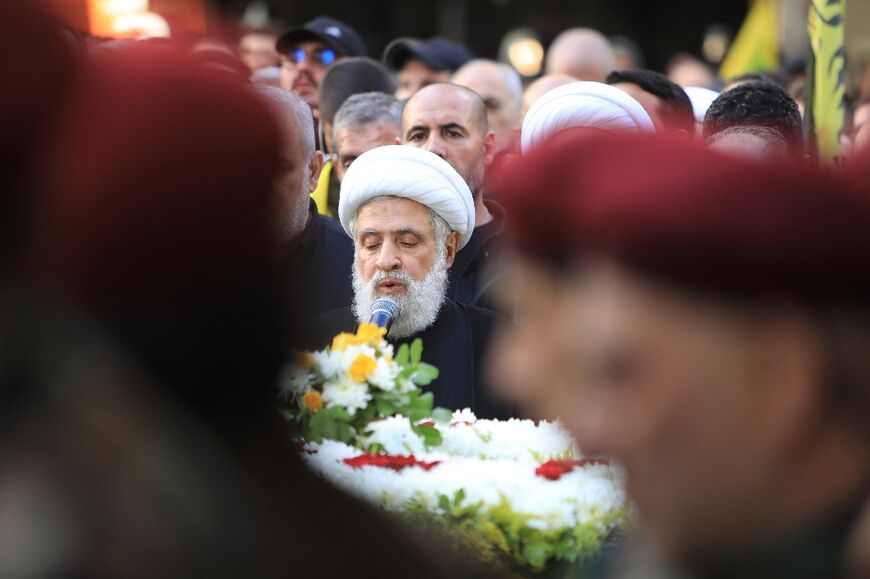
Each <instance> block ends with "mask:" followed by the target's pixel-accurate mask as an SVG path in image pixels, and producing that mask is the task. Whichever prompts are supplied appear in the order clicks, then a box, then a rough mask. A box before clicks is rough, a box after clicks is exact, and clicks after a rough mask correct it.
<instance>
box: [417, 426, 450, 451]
mask: <svg viewBox="0 0 870 579" xmlns="http://www.w3.org/2000/svg"><path fill="white" fill-rule="evenodd" d="M413 430H414V432H416V433H417V434H418V435H419V436H420V437H421V438H422V439H423V444H425V445H426V446H430V447H432V446H440V445H441V442H442V441H443V438H442V437H441V433H440V432H439V431H438V429H437V428H433V427H431V426H424V425H419V426H414V427H413Z"/></svg>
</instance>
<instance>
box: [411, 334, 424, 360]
mask: <svg viewBox="0 0 870 579" xmlns="http://www.w3.org/2000/svg"><path fill="white" fill-rule="evenodd" d="M422 359H423V340H421V339H420V338H417V339H416V340H414V341H413V342H412V343H411V363H412V364H419V363H420V361H421V360H422Z"/></svg>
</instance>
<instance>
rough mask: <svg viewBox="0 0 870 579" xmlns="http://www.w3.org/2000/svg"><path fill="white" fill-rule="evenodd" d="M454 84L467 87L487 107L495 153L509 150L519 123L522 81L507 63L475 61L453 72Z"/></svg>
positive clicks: (521, 105) (520, 119)
mask: <svg viewBox="0 0 870 579" xmlns="http://www.w3.org/2000/svg"><path fill="white" fill-rule="evenodd" d="M451 80H452V82H453V83H454V84H458V85H461V86H464V87H467V88H470V89H471V90H473V91H474V92H476V93H477V94H478V95H480V98H482V99H483V104H485V105H486V113H487V121H488V123H489V130H491V131H492V132H493V133H494V134H495V151H496V153H500V152H502V151H506V150H509V149H510V148H511V147H512V146H513V144H514V140H515V139H514V137H515V135H516V131H517V129H518V128H519V126H520V122H521V121H522V116H521V115H522V108H523V82H522V80H521V79H520V75H519V74H517V72H516V71H515V70H514V69H513V68H511V67H510V66H508V65H506V64H502V63H499V62H495V61H492V60H486V59H482V58H481V59H476V60H472V61H471V62H469V63H467V64H466V65H465V66H463V67H462V68H460V69H459V70H457V71H456V74H454V75H453V78H452V79H451Z"/></svg>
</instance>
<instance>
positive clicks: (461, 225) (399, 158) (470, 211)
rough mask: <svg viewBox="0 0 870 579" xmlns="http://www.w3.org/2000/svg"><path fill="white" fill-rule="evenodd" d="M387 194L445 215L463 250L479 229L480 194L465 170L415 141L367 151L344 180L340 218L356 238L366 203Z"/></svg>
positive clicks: (349, 233)
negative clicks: (477, 208)
mask: <svg viewBox="0 0 870 579" xmlns="http://www.w3.org/2000/svg"><path fill="white" fill-rule="evenodd" d="M381 195H393V196H395V197H404V198H406V199H412V200H414V201H416V202H417V203H420V204H421V205H425V206H426V207H428V208H429V209H431V210H432V211H434V212H435V213H437V214H438V215H440V216H441V218H442V219H444V221H446V222H447V224H448V225H449V226H450V229H452V230H453V231H455V232H457V233H458V234H459V249H462V248H463V247H464V246H465V244H466V243H468V240H469V239H471V234H472V233H473V232H474V198H473V197H472V195H471V190H470V189H469V188H468V185H466V183H465V181H464V180H463V179H462V177H460V176H459V173H457V172H456V170H455V169H454V168H453V167H451V166H450V164H449V163H448V162H447V161H445V160H444V159H442V158H441V157H439V156H438V155H435V154H433V153H430V152H429V151H425V150H423V149H418V148H417V147H411V146H409V145H387V146H384V147H377V148H375V149H371V150H369V151H366V152H365V153H363V154H362V155H360V156H359V157H357V159H356V160H355V161H354V162H353V164H352V165H351V166H350V168H348V170H347V173H345V175H344V179H343V180H342V182H341V197H340V198H339V201H338V218H339V220H340V221H341V225H342V227H344V230H345V231H347V234H348V235H350V236H351V237H353V233H352V232H351V230H350V224H351V222H352V221H353V220H355V219H356V214H357V211H358V210H359V208H360V206H361V205H363V204H364V203H366V202H367V201H369V200H371V199H374V198H375V197H379V196H381Z"/></svg>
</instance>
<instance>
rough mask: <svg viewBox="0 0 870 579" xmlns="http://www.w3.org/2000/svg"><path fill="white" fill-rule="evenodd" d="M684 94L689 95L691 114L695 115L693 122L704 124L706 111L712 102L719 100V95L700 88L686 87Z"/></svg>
mask: <svg viewBox="0 0 870 579" xmlns="http://www.w3.org/2000/svg"><path fill="white" fill-rule="evenodd" d="M685 90H686V94H687V95H689V100H690V101H692V112H694V113H695V122H698V123H702V124H703V122H704V117H705V116H707V109H709V108H710V105H712V104H713V101H714V100H716V99H717V98H719V93H718V92H716V91H715V90H710V89H709V88H702V87H700V86H689V87H686V89H685Z"/></svg>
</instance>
